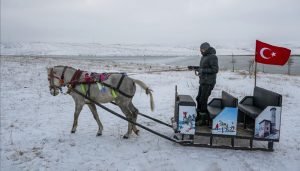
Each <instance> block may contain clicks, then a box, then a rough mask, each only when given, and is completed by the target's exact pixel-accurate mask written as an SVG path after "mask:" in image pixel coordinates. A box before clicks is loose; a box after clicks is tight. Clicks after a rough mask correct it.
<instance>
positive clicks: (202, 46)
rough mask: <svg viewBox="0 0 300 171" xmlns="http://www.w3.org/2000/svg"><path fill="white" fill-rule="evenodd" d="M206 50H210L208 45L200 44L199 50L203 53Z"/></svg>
mask: <svg viewBox="0 0 300 171" xmlns="http://www.w3.org/2000/svg"><path fill="white" fill-rule="evenodd" d="M208 48H210V45H209V43H207V42H204V43H202V44H201V46H200V49H203V50H204V51H206V50H207V49H208Z"/></svg>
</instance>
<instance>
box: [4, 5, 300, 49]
mask: <svg viewBox="0 0 300 171" xmlns="http://www.w3.org/2000/svg"><path fill="white" fill-rule="evenodd" d="M256 39H261V40H264V41H267V42H280V44H284V43H290V42H295V41H296V42H299V41H300V0H205V1H204V0H1V41H2V42H31V41H41V42H82V43H88V42H92V43H93V42H95V43H104V44H111V43H137V44H148V43H151V44H179V45H184V44H199V43H201V42H202V41H209V42H214V43H219V44H238V43H245V44H247V43H250V42H254V41H255V40H256Z"/></svg>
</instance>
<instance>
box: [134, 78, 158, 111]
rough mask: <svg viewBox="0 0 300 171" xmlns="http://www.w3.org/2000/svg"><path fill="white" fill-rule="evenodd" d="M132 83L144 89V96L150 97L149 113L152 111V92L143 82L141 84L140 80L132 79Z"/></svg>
mask: <svg viewBox="0 0 300 171" xmlns="http://www.w3.org/2000/svg"><path fill="white" fill-rule="evenodd" d="M133 82H134V83H136V84H137V85H139V86H140V87H141V88H142V89H144V90H145V91H146V94H149V95H150V107H151V111H153V110H154V100H153V95H152V91H153V90H151V89H150V88H149V87H148V86H147V85H146V84H145V83H144V82H142V81H141V80H136V79H133Z"/></svg>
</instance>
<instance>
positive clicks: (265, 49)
mask: <svg viewBox="0 0 300 171" xmlns="http://www.w3.org/2000/svg"><path fill="white" fill-rule="evenodd" d="M290 55H291V50H290V49H287V48H284V47H278V46H273V45H270V44H267V43H264V42H261V41H259V40H256V50H255V61H256V62H258V63H263V64H271V65H284V64H285V63H286V62H287V61H288V59H289V57H290Z"/></svg>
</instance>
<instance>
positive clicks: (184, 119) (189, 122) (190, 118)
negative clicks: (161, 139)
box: [178, 106, 196, 135]
mask: <svg viewBox="0 0 300 171" xmlns="http://www.w3.org/2000/svg"><path fill="white" fill-rule="evenodd" d="M195 119H196V108H195V106H179V118H178V131H179V132H180V133H181V134H189V135H194V134H195Z"/></svg>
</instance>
